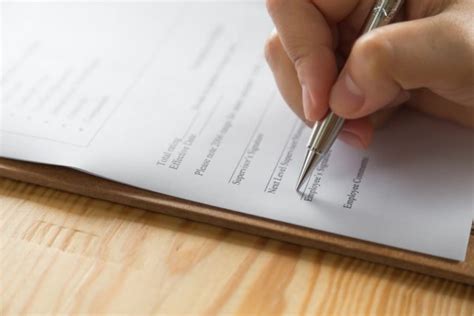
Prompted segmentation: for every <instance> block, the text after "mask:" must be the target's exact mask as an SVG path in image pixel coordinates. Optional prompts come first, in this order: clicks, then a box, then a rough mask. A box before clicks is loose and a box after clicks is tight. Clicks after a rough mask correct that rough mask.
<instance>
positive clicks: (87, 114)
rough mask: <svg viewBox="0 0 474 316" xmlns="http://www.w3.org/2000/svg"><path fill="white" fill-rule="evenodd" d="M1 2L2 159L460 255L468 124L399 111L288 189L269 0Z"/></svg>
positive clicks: (466, 212)
mask: <svg viewBox="0 0 474 316" xmlns="http://www.w3.org/2000/svg"><path fill="white" fill-rule="evenodd" d="M1 5H2V16H1V24H2V29H3V30H2V46H1V52H2V73H1V90H2V91H1V92H2V94H1V112H0V113H1V133H0V137H1V138H0V140H1V143H0V155H1V156H3V157H9V158H14V159H20V160H26V161H34V162H42V163H49V164H55V165H63V166H69V167H72V168H76V169H80V170H83V171H85V172H88V173H91V174H95V175H98V176H101V177H104V178H108V179H112V180H115V181H118V182H122V183H126V184H130V185H133V186H136V187H140V188H144V189H148V190H152V191H156V192H161V193H164V194H168V195H172V196H176V197H180V198H183V199H187V200H192V201H197V202H201V203H206V204H209V205H214V206H218V207H222V208H226V209H229V210H233V211H237V212H242V213H247V214H251V215H255V216H259V217H263V218H269V219H273V220H277V221H282V222H287V223H291V224H295V225H300V226H304V227H309V228H313V229H317V230H322V231H326V232H331V233H335V234H340V235H345V236H350V237H355V238H359V239H363V240H368V241H372V242H376V243H381V244H385V245H390V246H394V247H399V248H403V249H408V250H412V251H417V252H421V253H426V254H431V255H435V256H440V257H445V258H450V259H455V260H463V259H464V257H465V253H466V247H467V242H468V237H469V233H470V229H471V221H472V210H473V192H474V183H473V158H474V157H473V155H474V154H473V133H472V131H470V130H467V129H463V128H461V127H457V126H454V125H451V124H449V123H444V122H441V121H438V120H435V119H431V118H427V117H424V116H420V115H417V114H413V113H405V114H403V115H400V116H398V117H397V118H396V119H394V120H393V121H392V122H391V123H389V125H388V126H387V127H386V128H384V129H383V130H381V131H379V132H378V133H377V135H376V139H375V143H374V144H373V146H371V148H370V150H368V151H360V150H356V149H353V148H350V147H348V146H346V145H344V144H343V143H340V142H337V143H336V144H335V146H334V147H333V149H332V151H331V152H330V154H329V155H328V156H327V157H326V158H325V159H324V161H323V162H322V163H321V164H320V165H319V167H318V168H317V169H316V170H315V171H314V172H313V174H312V176H311V178H310V181H308V182H307V184H306V185H305V187H304V193H298V192H296V191H295V184H296V180H297V176H298V173H299V170H300V167H301V164H302V160H303V158H304V154H305V151H306V148H305V146H306V141H307V138H308V136H309V132H310V129H309V128H308V127H306V126H305V125H304V124H303V123H302V122H301V121H300V120H299V119H298V118H297V117H296V116H295V115H294V114H293V113H292V112H291V111H290V110H289V109H288V107H287V106H286V105H285V104H284V102H283V100H282V99H281V97H280V95H279V93H278V91H277V89H276V85H275V83H274V81H273V78H272V75H271V73H270V71H269V70H268V68H267V66H266V63H265V61H264V57H263V44H264V42H265V39H266V37H267V36H268V34H269V33H270V31H271V29H272V23H271V21H270V19H269V18H268V16H267V13H266V12H265V8H264V6H263V5H262V4H260V3H248V2H246V3H238V2H227V3H216V2H201V3H192V2H186V3H184V2H183V3H180V2H164V3H163V2H162V3H149V2H147V3H120V4H119V3H108V4H107V3H69V4H60V3H16V4H15V3H10V4H9V3H2V4H1Z"/></svg>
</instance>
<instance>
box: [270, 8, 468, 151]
mask: <svg viewBox="0 0 474 316" xmlns="http://www.w3.org/2000/svg"><path fill="white" fill-rule="evenodd" d="M373 4H374V0H267V9H268V11H269V13H270V15H271V17H272V19H273V21H274V23H275V26H276V29H277V31H275V32H274V33H273V34H272V35H271V37H270V39H269V40H268V42H267V44H266V47H265V55H266V58H267V61H268V64H269V65H270V67H271V69H272V71H273V74H274V77H275V79H276V82H277V85H278V87H279V89H280V91H281V93H282V95H283V98H284V99H285V101H286V102H287V103H288V104H289V106H290V107H291V108H292V109H293V111H294V112H295V113H296V114H298V115H299V116H300V117H301V118H303V119H305V120H306V122H308V124H311V123H312V122H314V121H317V120H321V119H322V118H323V117H324V116H325V115H326V113H327V111H328V109H329V107H330V108H331V109H332V110H333V111H334V112H335V113H336V114H338V115H340V116H341V117H344V118H346V119H349V120H348V121H347V123H346V125H345V127H344V130H343V132H342V133H341V136H340V137H341V139H342V140H344V141H346V142H347V143H349V144H351V145H354V146H356V147H364V148H365V147H367V146H368V145H369V144H370V141H371V139H372V134H373V123H372V122H371V119H370V117H369V115H372V114H374V113H376V112H377V113H379V112H380V110H382V109H390V108H393V107H394V106H397V105H400V104H402V103H407V104H409V105H410V106H412V107H414V108H416V109H418V110H421V111H424V112H428V113H430V114H433V115H436V116H438V117H441V118H446V119H449V120H452V121H455V122H458V123H461V124H463V125H467V126H471V127H474V27H473V14H474V1H472V0H406V1H405V6H404V8H402V11H403V12H401V14H400V17H399V20H400V21H403V22H400V23H394V24H390V25H387V26H384V27H381V28H378V29H376V30H374V31H372V32H370V33H368V34H365V35H363V36H362V37H360V38H358V36H359V33H360V30H361V28H362V26H363V24H364V22H365V19H366V17H367V16H368V13H369V12H370V10H371V9H372V7H373ZM340 63H342V64H343V65H344V64H345V66H344V68H343V70H342V71H341V72H340V73H338V70H337V69H338V67H337V65H338V64H340ZM372 118H373V116H372Z"/></svg>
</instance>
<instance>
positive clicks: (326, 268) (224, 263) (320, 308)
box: [0, 178, 474, 316]
mask: <svg viewBox="0 0 474 316" xmlns="http://www.w3.org/2000/svg"><path fill="white" fill-rule="evenodd" d="M0 234H1V235H0V242H1V244H0V260H1V261H0V264H1V265H0V268H1V270H0V282H1V283H0V291H1V292H0V304H1V306H0V307H1V309H0V315H24V314H29V313H42V314H59V313H68V314H75V313H128V314H134V315H137V314H141V315H145V314H151V313H154V314H166V315H170V314H171V315H172V314H193V315H213V314H236V315H237V314H261V315H278V314H297V315H300V314H305V313H307V314H312V315H368V314H374V315H417V316H418V315H473V314H474V288H473V287H470V286H467V285H462V284H459V283H454V282H449V281H445V280H441V279H436V278H432V277H428V276H425V275H421V274H415V273H412V272H407V271H402V270H397V269H393V268H388V267H386V266H382V265H377V264H373V263H368V262H365V261H361V260H356V259H351V258H347V257H342V256H337V255H333V254H329V253H326V252H322V251H317V250H313V249H309V248H303V247H299V246H294V245H290V244H284V243H281V242H276V241H272V240H268V239H264V238H259V237H255V236H251V235H245V234H242V233H237V232H233V231H229V230H225V229H221V228H216V227H212V226H208V225H203V224H197V223H193V222H190V221H184V220H180V219H177V218H173V217H169V216H164V215H159V214H154V213H150V212H145V211H142V210H138V209H132V208H129V207H124V206H121V205H116V204H111V203H107V202H102V201H98V200H93V199H89V198H85V197H80V196H78V195H73V194H68V193H63V192H59V191H55V190H51V189H46V188H43V187H38V186H34V185H28V184H25V183H21V182H15V181H11V180H6V179H1V178H0Z"/></svg>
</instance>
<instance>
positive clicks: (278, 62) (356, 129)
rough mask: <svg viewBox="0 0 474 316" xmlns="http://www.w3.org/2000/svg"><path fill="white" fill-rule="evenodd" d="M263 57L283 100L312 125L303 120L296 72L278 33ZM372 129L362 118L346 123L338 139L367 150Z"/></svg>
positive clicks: (269, 41)
mask: <svg viewBox="0 0 474 316" xmlns="http://www.w3.org/2000/svg"><path fill="white" fill-rule="evenodd" d="M265 56H266V58H267V62H268V64H269V66H270V68H271V70H272V72H273V76H274V78H275V81H276V83H277V86H278V88H279V90H280V92H281V95H282V96H283V99H284V100H285V101H286V103H287V104H288V105H289V106H290V108H291V109H292V110H293V112H295V113H296V114H297V115H298V116H299V117H300V118H301V119H302V120H304V121H306V123H307V125H308V126H312V123H311V122H309V121H308V120H306V119H305V116H304V113H303V107H302V100H301V86H300V83H299V81H298V77H297V75H296V70H295V67H294V65H293V63H292V62H291V60H290V59H289V58H288V55H287V54H286V52H285V50H284V48H283V44H282V43H281V40H280V38H279V36H278V33H276V32H273V34H272V35H271V36H270V38H269V39H268V41H267V43H266V45H265ZM372 133H373V128H372V124H371V122H370V119H366V118H362V119H357V120H351V121H347V122H346V124H345V125H344V128H343V131H342V133H341V135H340V139H341V140H342V141H344V142H346V143H348V144H350V145H352V146H354V147H357V148H367V147H368V146H369V144H370V142H371V141H372Z"/></svg>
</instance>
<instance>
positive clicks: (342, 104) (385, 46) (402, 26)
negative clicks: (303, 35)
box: [329, 16, 470, 119]
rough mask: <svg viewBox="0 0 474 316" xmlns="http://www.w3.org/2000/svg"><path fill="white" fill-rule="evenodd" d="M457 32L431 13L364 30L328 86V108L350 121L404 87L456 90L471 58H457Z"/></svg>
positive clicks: (386, 101) (459, 40)
mask: <svg viewBox="0 0 474 316" xmlns="http://www.w3.org/2000/svg"><path fill="white" fill-rule="evenodd" d="M458 33H459V32H458V31H456V30H455V24H454V23H452V22H451V23H450V22H449V21H446V20H445V19H443V18H441V17H440V16H435V17H429V18H424V19H420V20H414V21H409V22H402V23H396V24H392V25H387V26H384V27H381V28H379V29H376V30H373V31H371V32H370V33H367V34H365V35H364V36H362V37H361V38H359V39H358V40H357V41H356V43H355V44H354V47H353V48H352V51H351V54H350V56H349V58H348V60H347V63H346V65H345V67H344V69H343V71H342V72H341V74H340V76H339V78H338V80H337V82H336V83H335V84H334V86H333V88H332V90H331V95H330V101H329V104H330V106H331V108H332V110H333V111H334V112H336V113H337V114H338V115H340V116H342V117H344V118H349V119H353V118H359V117H363V116H366V115H369V114H371V113H374V112H375V111H377V110H379V109H380V108H382V107H384V106H386V105H388V104H390V103H392V102H393V101H394V100H395V99H396V98H397V97H398V96H399V95H400V94H401V93H402V92H403V91H404V90H410V89H416V88H422V87H424V88H428V89H431V90H432V91H434V92H436V91H459V86H460V85H461V86H463V85H466V80H465V78H466V76H469V72H470V70H469V69H468V68H469V67H466V60H470V59H469V58H470V57H466V58H468V59H466V58H464V56H460V54H461V55H462V54H463V52H465V51H466V49H463V48H462V47H460V45H463V44H462V43H463V42H464V41H463V38H462V36H459V35H458ZM460 37H461V38H460ZM460 52H461V53H460Z"/></svg>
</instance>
